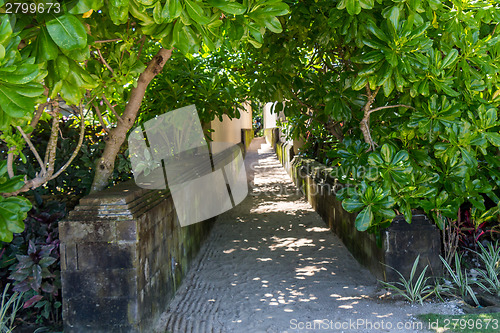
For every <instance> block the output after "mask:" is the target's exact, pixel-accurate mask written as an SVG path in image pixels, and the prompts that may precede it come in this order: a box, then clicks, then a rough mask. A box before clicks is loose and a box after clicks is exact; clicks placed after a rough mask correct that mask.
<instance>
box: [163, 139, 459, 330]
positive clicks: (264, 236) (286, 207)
mask: <svg viewBox="0 0 500 333" xmlns="http://www.w3.org/2000/svg"><path fill="white" fill-rule="evenodd" d="M245 163H246V168H247V172H248V179H249V183H250V190H251V191H250V193H251V194H250V195H249V196H248V197H247V198H246V199H245V200H244V201H243V202H242V203H241V204H240V205H238V206H237V207H236V208H234V209H233V210H231V211H228V212H226V213H224V214H223V215H221V216H220V217H219V218H218V220H217V222H216V224H215V226H214V228H213V230H212V232H211V235H210V237H209V239H208V240H207V241H206V242H205V244H204V245H203V247H202V250H201V251H200V254H199V256H198V258H197V259H196V260H195V261H194V263H193V265H192V267H191V270H190V272H189V273H188V275H187V277H186V278H185V280H184V283H183V285H182V286H181V287H180V289H179V291H178V292H177V294H176V297H175V298H174V300H173V301H172V302H171V304H170V306H169V309H168V310H167V311H166V312H165V313H164V314H163V316H162V318H161V320H160V325H159V327H158V331H161V332H173V333H178V332H179V333H180V332H200V333H204V332H238V333H239V332H249V333H253V332H313V331H322V332H327V331H330V332H335V331H336V332H375V331H380V332H416V331H423V330H424V328H425V327H427V325H428V324H427V323H420V322H416V321H414V320H413V319H412V318H413V317H412V316H413V315H414V314H416V313H427V312H441V313H442V312H443V309H442V308H443V305H437V304H427V305H426V306H424V307H421V306H410V305H408V304H406V303H404V302H395V301H388V300H386V299H384V298H380V297H378V296H379V295H380V293H378V289H377V285H376V279H375V278H374V277H373V276H372V275H371V274H370V272H369V271H367V270H366V269H364V268H363V267H361V266H360V265H359V264H358V262H357V261H356V260H355V259H354V258H353V257H352V256H351V254H350V253H349V252H348V250H347V249H346V248H345V247H344V246H343V244H342V242H341V241H340V239H339V238H338V237H337V236H335V235H334V234H333V233H332V232H330V231H329V229H328V228H326V226H325V224H324V222H323V221H322V220H321V218H320V217H319V215H318V214H316V213H315V212H314V210H313V209H312V208H311V206H310V205H309V204H308V203H307V201H305V200H304V198H303V197H302V196H301V195H300V193H298V190H297V188H296V187H295V186H294V184H293V183H292V182H291V181H290V179H289V177H288V175H287V174H286V172H285V171H284V169H283V168H282V167H281V165H280V164H279V161H278V160H277V158H276V155H275V154H274V152H273V151H272V150H271V149H270V147H269V146H268V145H266V144H264V141H263V140H262V139H255V140H254V141H253V142H252V145H251V148H250V151H249V152H248V154H247V158H246V160H245ZM377 293H378V294H377ZM438 306H439V308H438ZM453 310H454V309H453V308H452V307H449V308H448V309H447V311H448V312H450V313H451V312H452V311H453ZM399 323H401V324H399ZM354 324H355V325H354ZM401 325H402V326H401ZM405 325H406V327H405ZM421 325H423V326H421ZM399 326H401V327H399ZM400 328H401V329H400Z"/></svg>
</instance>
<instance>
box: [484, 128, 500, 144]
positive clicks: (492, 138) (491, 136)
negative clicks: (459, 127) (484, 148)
mask: <svg viewBox="0 0 500 333" xmlns="http://www.w3.org/2000/svg"><path fill="white" fill-rule="evenodd" d="M484 136H485V137H486V139H488V141H489V142H491V144H492V145H494V146H495V147H500V134H499V133H494V132H486V133H484Z"/></svg>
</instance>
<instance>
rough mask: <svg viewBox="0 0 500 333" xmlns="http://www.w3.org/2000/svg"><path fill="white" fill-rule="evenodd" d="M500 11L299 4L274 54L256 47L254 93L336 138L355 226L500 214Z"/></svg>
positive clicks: (492, 6) (429, 2)
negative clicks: (466, 210) (465, 213)
mask: <svg viewBox="0 0 500 333" xmlns="http://www.w3.org/2000/svg"><path fill="white" fill-rule="evenodd" d="M499 19H500V4H499V3H498V2H496V1H487V0H484V1H455V0H452V1H440V0H425V1H410V0H406V1H405V0H403V1H392V0H370V1H351V0H341V1H312V0H305V1H300V2H293V4H292V5H291V14H290V17H289V18H288V19H287V20H286V22H285V23H284V27H285V30H284V32H283V33H282V34H279V35H269V36H267V37H266V38H265V40H264V45H263V47H262V50H268V52H267V53H266V52H262V54H258V52H253V51H250V52H252V56H251V57H250V58H251V59H252V62H249V64H248V66H249V72H250V73H253V77H254V79H255V82H256V84H255V85H253V86H252V87H251V93H252V94H253V95H254V96H256V97H258V98H259V99H261V100H268V101H273V100H277V101H286V103H285V106H284V112H285V114H286V115H287V117H288V119H289V121H290V122H292V123H296V124H299V125H298V126H297V131H299V132H301V133H300V134H301V135H302V136H303V137H304V138H307V133H308V131H309V129H310V128H311V127H322V129H323V131H324V133H329V134H331V135H333V136H334V137H335V138H336V139H337V142H338V144H336V145H334V146H333V147H332V152H331V153H330V156H331V157H332V158H333V159H334V162H333V163H332V165H333V166H334V167H337V168H342V170H340V171H339V170H334V175H337V174H340V175H343V179H344V181H345V183H346V185H347V187H346V189H345V190H344V191H343V192H341V193H340V195H339V197H340V198H341V199H342V200H343V206H344V208H345V209H347V210H349V211H353V212H359V214H358V217H357V220H356V227H357V228H358V229H359V230H367V231H369V232H374V233H377V232H378V231H379V230H380V229H381V228H384V227H386V226H388V225H389V224H390V222H391V219H392V217H393V216H394V213H401V214H404V215H405V218H406V220H407V221H408V222H409V223H411V212H412V210H414V209H421V210H424V211H425V212H426V213H427V214H428V215H429V216H430V217H431V218H432V219H433V220H434V222H435V223H436V225H437V226H438V227H439V228H445V227H446V225H447V224H448V222H447V221H448V219H451V220H454V221H456V220H457V218H458V212H459V209H460V207H461V206H462V205H468V206H469V207H471V209H474V215H475V218H476V219H477V220H476V222H473V224H474V225H479V224H480V223H479V221H480V220H481V221H483V222H484V219H487V220H488V221H495V220H496V218H497V216H498V204H499V195H500V192H499V191H500V169H499V168H500V152H499V146H500V134H499V130H500V118H499V115H498V107H499V106H500V75H499V74H500V67H499V65H498V64H499V63H500V62H499V60H500V58H499V57H500V43H499V42H500V31H498V29H497V28H496V27H497V22H498V21H499ZM278 45H279V47H278ZM250 76H252V75H250ZM280 105H281V103H278V104H277V109H278V111H279V109H280V108H281V106H280ZM306 119H307V120H309V121H308V122H306V121H305V120H306ZM305 123H307V124H309V125H308V127H307V128H305V129H302V125H300V124H305ZM347 138H349V140H346V139H347ZM361 142H363V143H366V146H364V147H361ZM313 157H315V156H313ZM320 159H322V158H321V157H320ZM347 166H349V168H347ZM471 212H472V210H471Z"/></svg>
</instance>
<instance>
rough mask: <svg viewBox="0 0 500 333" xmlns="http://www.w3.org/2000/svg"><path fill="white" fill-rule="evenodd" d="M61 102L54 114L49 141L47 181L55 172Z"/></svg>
mask: <svg viewBox="0 0 500 333" xmlns="http://www.w3.org/2000/svg"><path fill="white" fill-rule="evenodd" d="M58 113H59V104H57V105H56V111H55V112H54V113H53V115H52V132H51V133H50V139H49V142H48V143H47V152H46V154H47V155H48V158H47V156H45V159H46V160H47V164H46V165H47V174H46V176H45V181H46V180H47V179H48V178H50V177H52V174H53V173H54V163H55V161H56V152H57V133H58V132H59V117H58Z"/></svg>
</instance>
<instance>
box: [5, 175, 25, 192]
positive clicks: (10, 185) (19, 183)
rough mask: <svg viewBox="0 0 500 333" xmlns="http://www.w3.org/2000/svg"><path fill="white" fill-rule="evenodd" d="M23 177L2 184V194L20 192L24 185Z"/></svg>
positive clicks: (16, 177) (13, 178)
mask: <svg viewBox="0 0 500 333" xmlns="http://www.w3.org/2000/svg"><path fill="white" fill-rule="evenodd" d="M23 179H24V177H23V176H15V177H12V178H10V179H9V180H7V181H5V182H3V183H2V184H0V193H10V192H14V191H17V190H19V189H20V188H21V187H23V185H24V181H23Z"/></svg>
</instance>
